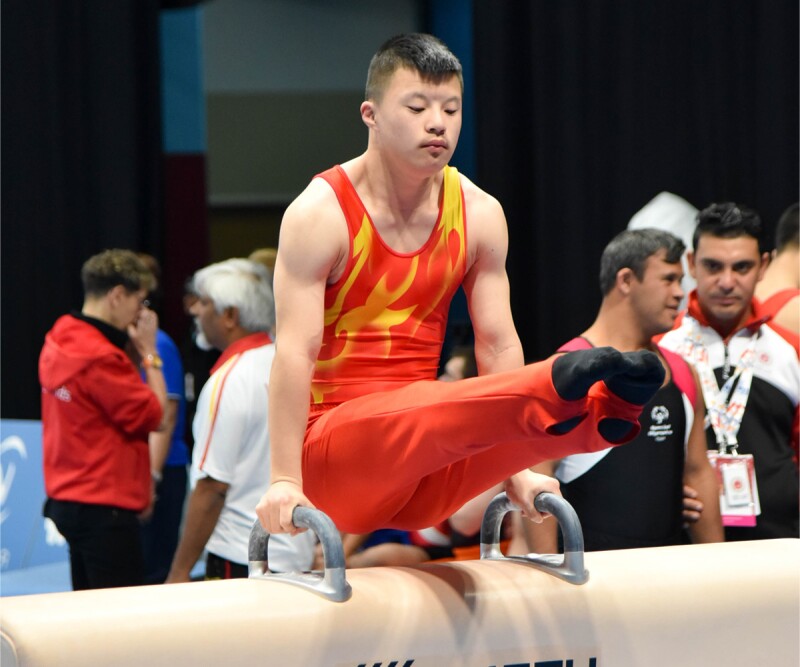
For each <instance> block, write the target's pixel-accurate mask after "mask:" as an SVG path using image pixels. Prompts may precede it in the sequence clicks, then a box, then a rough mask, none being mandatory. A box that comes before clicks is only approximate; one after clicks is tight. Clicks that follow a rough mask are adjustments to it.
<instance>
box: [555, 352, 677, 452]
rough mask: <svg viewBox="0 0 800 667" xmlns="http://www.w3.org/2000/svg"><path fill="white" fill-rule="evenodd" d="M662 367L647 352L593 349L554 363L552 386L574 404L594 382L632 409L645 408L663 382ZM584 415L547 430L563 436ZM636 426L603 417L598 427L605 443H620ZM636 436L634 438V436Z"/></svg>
mask: <svg viewBox="0 0 800 667" xmlns="http://www.w3.org/2000/svg"><path fill="white" fill-rule="evenodd" d="M664 373H665V372H664V367H663V366H662V364H661V361H660V360H659V358H658V356H657V355H655V354H654V353H652V352H648V351H647V350H638V351H636V352H625V353H623V352H619V351H618V350H615V349H614V348H612V347H595V348H591V349H588V350H577V351H575V352H568V353H567V354H564V355H562V356H561V357H559V358H558V359H556V360H555V362H554V363H553V368H552V375H553V386H554V387H555V390H556V392H557V393H558V395H559V396H560V397H561V398H563V399H564V400H566V401H576V400H578V399H581V398H583V397H585V396H586V395H587V393H588V392H589V389H590V388H591V387H592V385H594V384H595V383H596V382H599V381H601V380H602V381H603V382H604V384H605V386H606V387H607V388H608V390H609V391H610V392H611V393H612V394H614V395H616V396H618V397H619V398H621V399H622V400H623V401H626V402H628V403H631V404H633V405H635V406H643V405H645V404H646V403H647V402H648V401H649V400H650V399H651V398H652V397H653V396H654V395H655V393H656V392H657V391H658V389H659V387H661V385H662V383H663V382H664ZM584 416H585V415H581V416H578V417H573V418H572V419H568V420H566V421H564V422H561V423H559V424H556V425H555V426H552V427H550V428H549V429H548V431H549V432H551V433H554V434H564V433H568V432H569V431H571V430H572V429H573V428H575V427H576V426H577V425H578V424H579V423H580V422H581V421H582V420H583V418H584ZM638 428H639V425H638V423H636V424H632V423H631V422H630V420H629V419H616V418H614V417H611V416H609V417H606V418H604V419H602V420H601V421H600V422H599V423H598V426H597V430H598V431H599V433H600V435H601V436H603V438H604V439H605V440H607V441H608V442H612V443H617V442H622V441H624V440H626V439H628V438H629V437H631V433H633V431H634V430H635V431H636V432H638ZM634 435H635V434H634Z"/></svg>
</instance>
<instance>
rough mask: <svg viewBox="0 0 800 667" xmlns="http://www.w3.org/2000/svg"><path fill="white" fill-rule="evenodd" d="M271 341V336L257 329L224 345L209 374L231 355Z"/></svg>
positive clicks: (214, 371)
mask: <svg viewBox="0 0 800 667" xmlns="http://www.w3.org/2000/svg"><path fill="white" fill-rule="evenodd" d="M271 342H272V338H270V337H269V334H267V333H264V332H263V331H258V332H256V333H252V334H248V335H247V336H245V337H244V338H240V339H239V340H237V341H236V342H234V343H231V344H230V345H228V347H226V348H225V349H224V350H223V352H222V354H221V355H220V357H219V359H217V363H215V364H214V366H213V367H212V368H211V375H213V374H214V373H216V372H217V371H218V370H219V368H220V366H222V364H224V363H225V362H226V361H228V359H230V358H231V357H232V356H234V355H237V354H240V353H242V352H247V350H252V349H253V348H256V347H263V346H264V345H269V344H270V343H271Z"/></svg>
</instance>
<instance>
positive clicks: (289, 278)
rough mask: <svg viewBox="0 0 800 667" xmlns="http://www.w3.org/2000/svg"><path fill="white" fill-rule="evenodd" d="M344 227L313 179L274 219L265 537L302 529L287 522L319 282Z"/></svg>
mask: <svg viewBox="0 0 800 667" xmlns="http://www.w3.org/2000/svg"><path fill="white" fill-rule="evenodd" d="M346 250H347V228H346V226H345V225H344V222H343V218H342V214H341V211H340V209H339V208H338V204H337V203H336V199H335V195H334V194H333V191H332V190H331V189H330V186H328V184H327V183H325V182H324V181H322V180H320V179H315V180H313V181H312V182H311V183H310V184H309V186H308V187H307V188H306V189H305V190H304V191H303V193H302V194H301V195H300V196H299V197H298V198H297V199H296V200H295V201H294V202H292V204H291V205H290V206H289V208H288V209H287V210H286V213H285V215H284V217H283V221H282V223H281V233H280V245H279V252H278V259H277V263H276V265H275V314H276V323H277V332H276V337H275V359H274V361H273V364H272V371H271V373H270V381H269V432H270V458H271V463H270V466H271V473H270V479H271V485H270V487H269V489H268V490H267V492H266V494H265V495H264V496H263V497H262V498H261V500H260V501H259V503H258V505H257V506H256V514H257V515H258V518H259V520H260V522H261V525H262V526H263V527H264V529H265V530H266V531H267V532H269V533H272V534H276V533H290V534H292V535H294V534H296V533H298V532H301V531H298V530H297V529H296V528H295V527H294V525H293V524H292V510H293V509H294V508H295V507H296V506H297V505H302V506H305V507H313V504H312V503H311V502H310V501H309V500H308V499H307V498H306V496H305V495H304V494H303V476H302V465H301V461H302V451H303V439H304V437H305V432H306V424H307V422H308V406H309V396H310V392H311V378H312V374H313V371H314V365H315V363H316V359H317V355H318V354H319V349H320V344H321V340H322V328H323V314H324V298H325V284H326V281H327V280H328V277H329V276H330V274H331V271H332V270H333V269H334V267H335V266H336V265H337V264H338V263H341V262H343V261H344V258H345V254H346Z"/></svg>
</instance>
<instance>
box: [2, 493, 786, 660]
mask: <svg viewBox="0 0 800 667" xmlns="http://www.w3.org/2000/svg"><path fill="white" fill-rule="evenodd" d="M536 504H537V508H539V509H540V510H544V511H547V512H550V513H551V514H553V515H554V516H555V517H556V519H557V520H558V522H559V526H560V528H561V531H562V536H563V538H564V544H565V553H564V555H563V556H562V555H537V554H529V555H527V556H518V557H506V556H504V555H503V554H502V553H501V551H500V547H499V536H500V524H501V522H502V518H503V516H504V515H505V514H506V513H507V512H509V511H513V510H514V509H516V508H515V507H514V506H513V505H512V504H511V503H510V502H509V501H508V498H507V497H506V496H505V495H504V494H500V495H499V496H498V497H496V498H495V499H494V500H493V501H492V503H491V504H490V506H489V508H488V509H487V511H486V514H485V516H484V521H483V525H482V527H481V558H480V560H476V561H457V562H448V563H431V564H425V565H419V566H415V567H377V568H366V569H359V570H350V571H346V570H345V567H344V554H343V552H342V546H341V541H340V539H339V533H338V531H337V530H336V528H335V526H334V525H333V523H332V522H331V521H330V519H329V518H328V517H327V516H325V515H324V514H323V513H321V512H319V511H317V510H309V509H307V508H298V509H297V510H296V511H295V515H294V521H295V523H296V525H298V526H301V527H307V528H310V529H311V530H313V531H314V532H315V533H316V534H317V536H318V537H319V538H320V541H321V543H322V549H323V555H324V560H325V565H324V570H323V571H322V572H319V573H288V574H273V573H270V572H269V564H268V558H267V545H268V540H269V536H268V535H267V534H266V533H264V532H263V530H262V529H261V527H260V525H258V524H256V525H254V527H253V531H252V533H251V538H250V578H249V579H238V580H228V581H208V582H193V583H188V584H175V585H170V586H142V587H132V588H117V589H106V590H95V591H78V592H70V593H53V594H44V595H31V596H23V597H18V598H3V599H2V600H0V664H2V667H12V666H16V665H20V666H26V667H35V666H45V665H46V666H48V667H49V666H56V665H57V666H58V667H72V666H75V667H78V666H80V667H86V666H89V665H91V666H96V665H113V666H117V667H128V666H134V665H135V666H137V667H139V666H141V665H145V666H146V667H159V666H162V665H163V666H168V667H174V666H175V665H176V664H193V665H203V666H204V665H221V666H222V665H224V666H225V667H233V666H240V665H241V666H243V667H244V666H247V667H250V666H255V665H259V666H266V665H277V666H280V667H286V666H297V667H315V666H320V667H321V666H326V667H328V666H330V667H447V666H453V667H456V666H458V667H501V666H505V667H512V666H513V667H611V666H613V667H646V666H653V665H654V666H665V667H666V666H671V665H681V666H682V667H692V666H697V667H700V666H701V665H702V666H703V667H707V666H708V665H726V667H730V666H734V667H736V666H741V667H745V666H747V667H751V666H752V665H771V666H772V665H775V666H779V667H797V665H798V664H800V641H798V639H799V638H798V633H800V630H799V628H800V540H797V539H786V540H764V541H759V542H739V543H729V544H709V545H688V546H680V547H661V548H652V549H630V550H622V551H608V552H593V553H587V554H584V553H583V536H582V533H581V530H580V522H579V521H578V518H577V516H575V513H574V511H572V508H571V507H570V506H569V504H568V503H567V502H566V501H564V500H563V499H562V498H560V497H557V496H553V495H552V494H542V495H541V496H539V497H537V499H536ZM587 568H588V569H587ZM589 570H591V576H589Z"/></svg>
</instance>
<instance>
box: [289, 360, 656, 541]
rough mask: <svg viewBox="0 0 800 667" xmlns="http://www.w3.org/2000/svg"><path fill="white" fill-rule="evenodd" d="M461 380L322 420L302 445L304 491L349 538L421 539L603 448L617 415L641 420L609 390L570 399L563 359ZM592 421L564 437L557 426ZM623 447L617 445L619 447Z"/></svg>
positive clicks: (363, 401) (368, 399) (317, 417)
mask: <svg viewBox="0 0 800 667" xmlns="http://www.w3.org/2000/svg"><path fill="white" fill-rule="evenodd" d="M556 358H557V357H551V358H550V359H547V360H545V361H542V362H539V363H536V364H530V365H527V366H524V367H523V368H519V369H515V370H513V371H507V372H504V373H498V374H494V375H485V376H480V377H476V378H470V379H467V380H460V381H458V382H440V381H438V380H430V381H421V382H414V383H412V384H409V385H407V386H405V387H403V388H400V389H395V390H391V391H385V392H377V393H374V394H369V395H367V396H362V397H359V398H355V399H352V400H350V401H347V402H345V403H342V404H339V405H337V406H335V407H333V408H331V409H329V410H327V411H324V412H322V413H321V414H320V413H317V414H312V418H311V419H310V420H309V426H308V429H307V431H306V439H305V443H304V447H303V490H304V493H305V494H306V495H307V496H308V498H309V500H311V502H312V503H314V504H315V505H316V506H317V507H318V508H319V509H321V510H322V511H324V512H325V513H326V514H328V515H329V516H330V517H331V519H333V521H334V523H335V524H336V525H337V527H338V528H339V529H340V530H343V531H346V532H352V533H366V532H371V531H373V530H377V529H378V528H401V529H404V530H418V529H422V528H426V527H428V526H433V525H435V524H437V523H439V522H440V521H442V520H444V519H446V518H447V517H449V516H450V515H451V514H452V513H453V512H455V511H456V510H457V509H458V508H460V507H461V506H462V505H463V504H464V503H465V502H467V501H468V500H470V499H471V498H473V497H475V496H476V495H478V494H480V493H482V492H483V491H485V490H486V489H488V488H490V487H492V486H494V485H495V484H497V483H499V482H502V481H503V480H505V479H507V478H508V477H510V476H511V475H513V474H515V473H518V472H520V471H521V470H524V469H526V468H529V467H530V466H533V465H535V464H537V463H539V462H540V461H543V460H547V459H556V458H561V457H564V456H566V455H568V454H575V453H580V452H589V451H596V450H600V449H605V448H606V447H608V446H609V445H610V444H612V443H609V442H607V441H606V440H604V439H603V438H602V437H601V436H600V435H599V433H598V432H597V424H598V423H599V422H600V420H602V419H604V418H606V417H611V418H617V419H625V420H627V421H630V422H633V423H636V427H635V428H633V429H632V430H631V432H630V435H629V437H626V438H625V441H626V442H627V441H628V440H630V439H632V438H633V437H635V435H636V434H637V433H638V423H637V418H638V416H639V414H640V413H641V410H642V407H641V406H640V405H634V404H632V403H628V402H627V401H624V400H623V399H621V398H619V397H618V396H616V395H615V394H613V393H612V392H610V391H609V390H608V389H607V387H606V386H605V384H604V383H603V382H597V383H595V384H594V385H592V386H591V388H590V389H589V392H588V394H587V395H586V396H585V397H584V398H581V399H578V400H574V401H566V400H564V399H562V398H561V397H560V396H559V395H558V393H557V392H556V390H555V388H554V387H553V382H552V378H551V368H552V365H553V361H554V360H555V359H556ZM576 417H584V418H583V420H582V421H581V422H580V423H579V424H578V425H577V426H576V427H575V428H573V429H572V430H571V431H569V432H568V433H566V434H564V435H555V434H552V430H551V429H552V428H553V427H554V426H555V425H557V424H561V423H563V422H565V421H567V420H569V419H573V418H576ZM616 444H619V443H616Z"/></svg>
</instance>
